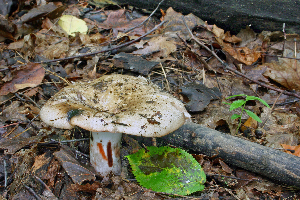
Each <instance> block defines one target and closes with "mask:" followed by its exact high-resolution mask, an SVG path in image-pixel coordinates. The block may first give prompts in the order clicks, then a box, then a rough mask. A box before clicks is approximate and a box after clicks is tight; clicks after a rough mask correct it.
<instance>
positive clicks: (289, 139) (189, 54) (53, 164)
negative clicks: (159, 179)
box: [0, 2, 300, 199]
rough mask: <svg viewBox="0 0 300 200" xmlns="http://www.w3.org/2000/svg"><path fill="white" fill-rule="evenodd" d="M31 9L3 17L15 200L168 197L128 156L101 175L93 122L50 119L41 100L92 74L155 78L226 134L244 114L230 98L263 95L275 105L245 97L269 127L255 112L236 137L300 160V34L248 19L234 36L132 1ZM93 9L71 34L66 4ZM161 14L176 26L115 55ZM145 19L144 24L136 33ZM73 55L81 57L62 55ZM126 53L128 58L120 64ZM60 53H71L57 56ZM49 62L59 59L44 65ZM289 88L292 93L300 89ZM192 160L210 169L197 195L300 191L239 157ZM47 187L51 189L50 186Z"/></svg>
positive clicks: (73, 11)
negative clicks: (237, 114) (69, 124)
mask: <svg viewBox="0 0 300 200" xmlns="http://www.w3.org/2000/svg"><path fill="white" fill-rule="evenodd" d="M105 4H106V3H105ZM91 5H92V4H91ZM101 5H102V4H101ZM29 7H30V9H29V12H27V14H25V15H23V16H21V17H20V20H21V21H22V22H23V23H22V25H20V23H18V22H17V15H12V16H10V18H5V17H3V18H1V19H0V21H1V24H4V25H5V26H4V27H5V30H4V31H3V32H1V33H0V34H1V36H2V37H3V38H4V39H6V43H2V45H1V50H2V51H1V56H2V58H3V59H2V61H1V63H0V77H1V80H0V87H1V88H0V102H1V116H0V119H1V121H0V149H1V154H0V166H1V167H0V172H1V185H2V186H5V187H2V188H1V192H2V195H3V197H5V198H8V199H15V198H21V197H22V198H31V197H32V196H33V195H37V196H39V197H40V198H46V197H47V195H46V193H45V191H48V192H49V194H50V196H51V197H53V198H63V197H64V196H68V197H70V198H74V199H82V198H95V199H102V198H113V199H117V198H125V197H126V198H128V199H148V198H151V199H163V198H168V197H169V196H168V195H167V194H163V193H156V192H153V191H151V190H146V189H144V188H142V187H141V186H139V185H138V184H137V183H136V182H134V181H131V179H132V178H133V176H132V173H131V172H130V170H131V169H130V167H129V166H128V163H127V164H126V162H125V163H123V164H124V169H123V172H122V173H123V175H122V178H120V177H117V176H115V177H111V178H109V179H107V178H102V177H98V176H95V174H94V172H93V169H91V167H90V164H89V161H88V155H86V153H87V152H88V151H87V152H84V153H82V151H84V149H85V148H84V147H85V146H87V145H88V142H86V141H81V140H80V139H82V137H83V135H84V134H83V132H82V130H79V129H75V130H72V131H64V130H58V129H54V128H51V127H48V126H46V125H45V124H44V123H42V122H41V121H40V120H39V117H38V112H39V107H41V106H42V105H43V104H44V103H45V102H46V101H47V100H48V99H49V98H50V97H51V96H52V95H53V94H54V93H55V91H58V90H59V89H61V88H62V87H64V86H65V85H67V84H69V82H71V81H78V80H81V79H84V80H86V79H93V78H97V77H100V76H101V75H103V74H107V73H108V74H110V73H116V72H118V73H125V74H131V75H144V76H147V77H149V80H151V81H153V82H154V83H156V84H158V85H159V86H160V87H161V88H162V89H164V90H168V91H169V92H170V93H172V94H173V95H174V96H176V97H178V98H180V99H181V100H182V101H183V102H185V103H186V104H187V106H189V107H190V112H191V114H192V116H193V121H194V122H196V123H198V124H201V125H204V126H207V127H210V128H212V129H216V130H219V131H223V132H225V133H227V134H234V135H235V130H236V128H237V125H238V122H237V121H234V120H231V119H230V116H231V115H232V114H233V112H231V111H229V107H228V106H227V105H223V104H222V103H221V102H222V99H220V97H221V98H223V99H225V98H226V97H228V96H232V95H237V94H247V95H249V96H250V95H251V96H257V95H258V96H259V97H260V98H262V99H264V100H265V101H266V102H268V103H269V104H270V105H274V104H275V106H274V107H273V108H272V109H268V108H265V107H264V106H263V105H262V104H260V103H255V102H250V103H249V105H246V107H247V109H248V110H251V111H252V112H254V113H256V114H257V115H258V116H259V117H260V118H261V119H262V121H263V123H258V124H254V125H253V123H250V122H249V121H251V120H250V119H248V117H247V115H243V116H242V120H243V123H244V122H247V120H248V122H247V123H244V124H243V126H242V127H243V130H241V131H240V132H239V135H237V137H243V138H245V139H247V140H251V141H253V142H257V143H260V144H262V145H265V146H269V147H272V148H278V149H283V150H284V151H286V152H287V153H290V154H294V155H295V156H299V154H298V153H299V125H300V124H299V122H300V121H299V114H300V109H299V104H298V103H297V100H299V99H296V98H295V96H296V97H297V95H298V93H299V73H298V71H299V69H298V68H299V61H298V60H296V59H295V58H297V59H298V58H299V55H298V54H299V53H298V50H299V48H298V46H299V45H297V44H298V41H296V42H294V39H293V36H291V38H289V37H288V39H287V40H286V41H285V40H284V38H283V35H282V34H280V31H279V33H275V32H274V33H271V32H267V31H265V32H263V33H259V34H258V33H255V32H254V31H253V30H251V28H249V27H246V28H245V29H243V30H241V31H240V33H239V34H237V35H236V36H235V35H231V34H230V32H225V31H224V30H223V29H220V28H218V26H217V25H210V24H208V23H209V22H204V21H203V20H201V19H199V18H198V17H196V16H194V15H193V14H188V15H182V14H181V13H179V12H176V11H174V10H173V9H172V8H169V9H167V10H166V11H162V18H161V19H157V18H155V17H152V18H151V19H150V20H148V21H146V22H145V23H143V24H141V23H142V22H144V21H145V20H146V19H147V18H148V16H146V15H145V14H143V13H139V14H137V11H134V12H132V10H129V9H128V8H126V7H124V8H122V9H120V8H117V9H114V10H109V7H108V9H101V10H95V9H94V7H93V6H90V5H89V3H87V2H84V3H83V2H82V3H80V4H77V5H72V4H70V5H67V4H65V3H64V2H57V3H52V2H50V3H45V4H44V5H36V6H32V5H31V6H29ZM83 10H85V11H84V12H86V13H85V15H84V16H85V18H82V19H83V20H84V21H85V22H86V23H87V26H88V29H89V30H88V32H87V34H86V35H84V34H81V33H76V34H75V35H73V36H68V35H67V33H66V32H65V31H64V30H63V29H62V28H61V27H60V26H59V25H57V24H56V21H57V20H59V17H60V16H61V15H62V13H63V12H64V14H69V15H73V16H75V17H77V18H81V16H83V15H81V14H82V12H83ZM16 12H18V10H17V11H16ZM89 12H90V13H91V14H95V13H102V16H104V18H103V19H104V20H102V21H101V20H95V19H94V18H93V19H92V18H89V16H92V15H87V13H89ZM99 16H100V17H101V15H99ZM183 18H184V21H185V22H186V24H185V23H184V21H183ZM160 20H168V22H167V23H165V24H164V25H163V26H162V27H159V28H158V29H156V30H155V32H153V33H151V34H148V35H147V37H144V38H143V39H141V40H139V43H137V42H136V43H133V44H131V45H129V46H127V47H126V48H125V47H123V48H120V49H118V48H116V49H117V50H113V51H109V49H110V48H111V47H118V45H122V44H124V43H126V42H128V41H129V40H134V39H137V38H139V37H140V36H141V35H143V34H145V33H147V32H148V31H149V30H152V29H153V28H154V27H155V25H157V24H158V23H159V22H160ZM186 25H187V27H188V28H189V29H190V30H192V31H193V34H194V35H195V36H196V37H198V39H199V40H200V41H201V42H203V43H204V44H205V45H206V46H210V48H211V47H213V48H214V50H215V52H216V53H217V54H218V56H219V57H222V60H224V61H226V62H228V64H229V65H230V66H231V67H233V68H235V69H236V70H238V71H240V72H242V73H243V74H246V76H248V77H250V78H252V80H256V81H261V82H264V83H265V84H267V85H268V86H270V87H269V88H265V87H263V86H262V85H260V84H257V83H253V82H252V81H249V80H246V79H243V78H242V77H241V76H239V75H236V74H234V73H233V72H231V71H228V70H226V69H223V67H222V64H221V63H220V62H219V61H218V59H216V57H215V56H214V55H213V54H212V53H211V52H209V51H207V50H206V49H205V48H203V46H202V47H201V45H199V43H197V42H195V41H193V40H191V38H192V37H191V35H190V34H189V31H188V29H187V28H186ZM135 26H138V28H136V29H133V31H131V32H129V33H127V32H126V30H128V29H130V28H132V27H135ZM297 37H298V36H294V38H297ZM4 39H3V40H2V41H4ZM265 44H268V45H267V46H268V47H266V45H265ZM284 44H286V45H284ZM295 48H296V50H297V52H296V53H295V52H294V51H295V50H294V49H295ZM103 49H108V51H107V52H103V53H101V54H98V55H96V56H94V55H89V54H88V53H93V52H96V51H101V50H103ZM281 55H282V56H281ZM71 56H78V57H76V58H72V59H65V60H63V59H64V58H67V57H71ZM120 56H121V57H122V58H126V59H127V60H126V59H125V60H120ZM141 57H142V58H141ZM287 57H288V58H287ZM56 58H58V59H62V60H61V61H58V62H51V60H53V59H56ZM135 59H136V60H135ZM133 60H134V62H133V63H132V61H133ZM40 61H43V62H47V61H49V62H47V63H34V62H40ZM158 62H160V63H161V65H160V64H158ZM137 63H139V64H137ZM45 69H46V70H45ZM211 69H213V70H211ZM214 70H215V71H216V73H214ZM199 82H200V83H201V84H203V86H205V90H204V91H206V92H204V93H205V94H207V93H216V88H218V90H219V91H217V95H214V96H211V95H208V99H205V100H202V99H201V98H202V97H203V95H202V92H203V91H202V90H201V91H200V90H199V88H198V87H195V84H196V85H197V84H198V83H199ZM271 87H273V88H274V87H275V88H277V89H278V90H277V91H276V90H272V89H271ZM287 91H292V93H293V94H294V97H293V96H291V94H290V93H287ZM219 93H221V94H219ZM215 96H217V97H218V98H216V97H215ZM200 97H201V98H200ZM292 97H293V98H292ZM202 101H203V102H204V103H203V102H202ZM257 127H259V128H262V129H263V131H264V133H263V134H262V137H257V134H256V132H255V131H256V130H255V129H256V128H257ZM247 131H248V132H247ZM79 135H81V136H80V137H79ZM75 136H76V137H75ZM86 136H87V135H86ZM61 139H63V140H70V141H71V142H68V146H69V147H68V150H67V152H66V150H65V146H64V145H62V143H61V142H63V141H61ZM72 140H74V141H72ZM54 141H55V142H54ZM129 141H130V142H129ZM124 143H125V144H127V148H126V145H125V147H124V149H123V150H122V152H121V154H122V155H123V156H124V155H128V154H131V153H135V152H136V151H137V150H138V149H141V147H140V146H139V144H138V142H137V140H135V139H131V140H129V139H128V140H126V142H124ZM132 143H135V145H134V146H135V148H134V149H133V148H132V149H130V148H128V146H129V144H130V145H132ZM193 156H194V157H195V158H196V160H197V161H198V162H199V163H201V165H202V166H203V169H204V171H205V173H206V174H207V175H208V178H207V182H206V184H205V189H204V191H202V192H201V193H200V192H198V193H194V194H192V195H193V197H194V198H197V197H199V198H211V199H213V198H225V199H230V198H231V197H234V198H239V199H248V198H250V199H251V198H288V197H290V198H297V193H296V192H295V191H293V190H289V189H287V188H286V187H285V186H282V185H279V184H276V183H272V182H271V181H269V180H267V179H265V178H264V177H261V176H258V175H256V174H252V173H250V172H248V171H246V170H242V169H240V168H236V167H234V166H230V163H225V162H223V161H222V160H220V159H216V158H209V157H206V156H205V155H198V154H195V155H193ZM4 161H5V163H6V165H5V164H4ZM125 168H126V169H125ZM78 169H80V170H78ZM5 174H6V178H4V177H5V176H4V175H5ZM36 177H39V178H40V181H39V180H38V178H36ZM5 184H6V185H5ZM42 185H46V186H47V187H48V190H47V189H45V188H43V187H44V186H43V187H42ZM41 191H44V192H41ZM184 198H189V197H188V196H186V197H184Z"/></svg>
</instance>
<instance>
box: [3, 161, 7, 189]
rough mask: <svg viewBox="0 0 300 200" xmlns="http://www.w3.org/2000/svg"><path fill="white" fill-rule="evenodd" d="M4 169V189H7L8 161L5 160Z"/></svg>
mask: <svg viewBox="0 0 300 200" xmlns="http://www.w3.org/2000/svg"><path fill="white" fill-rule="evenodd" d="M3 168H4V188H6V187H7V171H6V160H5V159H4V160H3Z"/></svg>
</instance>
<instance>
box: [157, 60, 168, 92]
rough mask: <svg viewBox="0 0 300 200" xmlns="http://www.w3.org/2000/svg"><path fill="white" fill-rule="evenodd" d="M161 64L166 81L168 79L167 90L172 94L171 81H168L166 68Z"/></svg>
mask: <svg viewBox="0 0 300 200" xmlns="http://www.w3.org/2000/svg"><path fill="white" fill-rule="evenodd" d="M159 64H160V67H161V70H162V71H163V74H164V77H165V79H166V83H167V89H168V91H169V92H170V91H171V88H170V84H169V81H168V79H167V75H166V72H165V69H164V67H163V66H162V64H161V63H159Z"/></svg>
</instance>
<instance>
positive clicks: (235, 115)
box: [231, 114, 241, 120]
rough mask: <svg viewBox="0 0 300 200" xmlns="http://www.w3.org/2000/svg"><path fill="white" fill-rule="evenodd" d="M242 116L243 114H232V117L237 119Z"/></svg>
mask: <svg viewBox="0 0 300 200" xmlns="http://www.w3.org/2000/svg"><path fill="white" fill-rule="evenodd" d="M240 117H241V115H238V114H233V115H232V116H231V119H232V120H233V119H237V118H240Z"/></svg>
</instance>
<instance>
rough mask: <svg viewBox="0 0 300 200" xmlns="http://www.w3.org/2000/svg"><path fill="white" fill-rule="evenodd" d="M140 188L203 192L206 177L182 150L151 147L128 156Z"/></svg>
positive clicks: (186, 192)
mask: <svg viewBox="0 0 300 200" xmlns="http://www.w3.org/2000/svg"><path fill="white" fill-rule="evenodd" d="M126 157H127V158H128V160H129V163H130V165H131V168H132V170H133V174H134V175H135V177H136V180H137V181H138V182H139V183H140V185H141V186H143V187H146V188H148V189H152V190H153V191H156V192H166V193H170V194H179V195H187V194H191V193H193V192H196V191H201V190H203V189H204V185H203V184H204V183H205V181H206V176H205V173H204V171H203V169H202V168H201V166H200V164H199V163H198V162H197V161H196V160H195V159H194V158H193V156H192V155H191V154H189V153H187V152H186V151H184V150H182V149H179V148H171V147H148V148H147V150H145V149H141V150H139V151H138V152H137V153H135V154H131V155H128V156H126Z"/></svg>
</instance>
